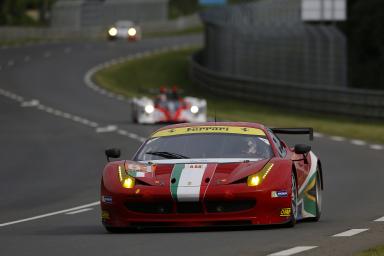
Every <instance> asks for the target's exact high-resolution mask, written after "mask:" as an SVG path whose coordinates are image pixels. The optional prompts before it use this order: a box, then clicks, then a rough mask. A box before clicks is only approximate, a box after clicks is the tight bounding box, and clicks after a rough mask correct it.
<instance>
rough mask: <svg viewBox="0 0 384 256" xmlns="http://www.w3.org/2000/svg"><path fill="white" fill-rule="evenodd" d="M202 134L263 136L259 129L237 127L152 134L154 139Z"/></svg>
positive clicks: (197, 127) (177, 129)
mask: <svg viewBox="0 0 384 256" xmlns="http://www.w3.org/2000/svg"><path fill="white" fill-rule="evenodd" d="M202 133H230V134H244V135H258V136H265V133H264V131H263V130H261V129H257V128H252V127H237V126H191V127H180V128H173V129H165V130H161V131H158V132H155V133H154V134H152V136H151V137H152V138H154V137H164V136H174V135H182V134H202Z"/></svg>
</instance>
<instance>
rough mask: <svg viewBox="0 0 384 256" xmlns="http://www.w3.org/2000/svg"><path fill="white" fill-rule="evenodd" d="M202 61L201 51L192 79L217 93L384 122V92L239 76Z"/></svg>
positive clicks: (193, 65)
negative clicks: (206, 64)
mask: <svg viewBox="0 0 384 256" xmlns="http://www.w3.org/2000/svg"><path fill="white" fill-rule="evenodd" d="M200 59H201V52H199V53H197V54H195V55H194V56H193V57H192V58H191V61H190V62H191V63H190V76H191V79H192V80H193V81H194V82H195V83H196V84H198V85H200V86H203V87H204V88H206V89H207V90H209V91H211V92H213V93H216V94H220V95H225V96H230V97H236V98H239V99H245V100H249V101H254V102H258V103H265V104H269V105H275V106H276V105H279V106H283V107H286V108H291V109H296V110H302V111H312V112H317V113H330V114H337V115H348V116H354V117H358V118H359V117H363V118H372V119H377V120H384V92H381V91H373V90H360V89H336V88H320V87H313V86H305V85H295V84H289V83H286V82H280V81H273V82H272V81H262V80H255V79H253V78H248V77H235V76H232V75H227V74H223V73H219V72H214V71H211V70H209V69H207V68H206V67H204V66H202V65H201V64H200V63H201V62H200Z"/></svg>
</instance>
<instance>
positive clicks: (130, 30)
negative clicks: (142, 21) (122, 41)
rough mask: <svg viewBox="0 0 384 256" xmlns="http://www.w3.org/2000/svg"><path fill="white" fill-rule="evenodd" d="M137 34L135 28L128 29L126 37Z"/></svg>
mask: <svg viewBox="0 0 384 256" xmlns="http://www.w3.org/2000/svg"><path fill="white" fill-rule="evenodd" d="M136 33H137V31H136V29H135V28H130V29H128V35H129V36H135V35H136Z"/></svg>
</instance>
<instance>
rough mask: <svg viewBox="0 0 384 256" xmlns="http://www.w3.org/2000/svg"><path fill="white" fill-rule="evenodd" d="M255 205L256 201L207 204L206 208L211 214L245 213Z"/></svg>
mask: <svg viewBox="0 0 384 256" xmlns="http://www.w3.org/2000/svg"><path fill="white" fill-rule="evenodd" d="M255 205H256V201H255V200H242V201H207V202H205V207H206V209H207V212H209V213H219V212H239V211H245V210H249V209H252V208H253V207H255Z"/></svg>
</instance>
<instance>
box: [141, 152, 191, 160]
mask: <svg viewBox="0 0 384 256" xmlns="http://www.w3.org/2000/svg"><path fill="white" fill-rule="evenodd" d="M145 154H148V155H155V156H161V157H163V158H167V159H188V158H189V157H187V156H183V155H180V154H177V153H171V152H166V151H149V152H146V153H145Z"/></svg>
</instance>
